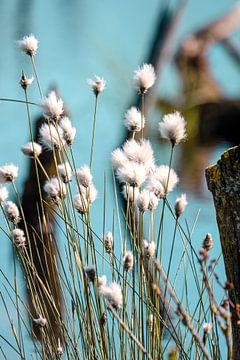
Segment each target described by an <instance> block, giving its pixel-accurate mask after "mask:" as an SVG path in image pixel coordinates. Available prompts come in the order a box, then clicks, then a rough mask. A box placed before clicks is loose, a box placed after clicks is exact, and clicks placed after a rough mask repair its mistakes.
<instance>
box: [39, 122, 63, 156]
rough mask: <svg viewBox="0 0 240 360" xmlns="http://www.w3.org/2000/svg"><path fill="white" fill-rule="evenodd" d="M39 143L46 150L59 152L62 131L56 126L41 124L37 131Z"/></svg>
mask: <svg viewBox="0 0 240 360" xmlns="http://www.w3.org/2000/svg"><path fill="white" fill-rule="evenodd" d="M39 134H40V142H41V144H42V145H43V146H44V147H45V148H46V149H47V150H53V149H55V150H60V149H61V147H62V146H63V145H64V143H65V141H64V139H63V131H62V129H61V128H60V126H58V125H53V124H43V125H42V126H41V127H40V130H39Z"/></svg>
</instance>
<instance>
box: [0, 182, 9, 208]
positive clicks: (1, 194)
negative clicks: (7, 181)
mask: <svg viewBox="0 0 240 360" xmlns="http://www.w3.org/2000/svg"><path fill="white" fill-rule="evenodd" d="M7 198H8V189H7V188H6V187H5V186H0V205H2V204H3V203H4V201H6V200H7Z"/></svg>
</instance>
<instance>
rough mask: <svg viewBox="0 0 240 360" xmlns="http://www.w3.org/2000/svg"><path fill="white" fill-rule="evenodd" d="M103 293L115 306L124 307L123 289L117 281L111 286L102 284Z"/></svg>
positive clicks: (101, 290) (100, 290) (117, 307)
mask: <svg viewBox="0 0 240 360" xmlns="http://www.w3.org/2000/svg"><path fill="white" fill-rule="evenodd" d="M99 292H100V295H102V296H103V297H104V298H105V299H106V300H107V301H108V302H109V303H110V304H111V305H112V306H113V307H115V308H116V309H120V308H121V307H122V300H123V296H122V289H121V286H120V285H118V284H117V283H116V282H112V283H111V284H110V285H109V286H101V287H100V288H99Z"/></svg>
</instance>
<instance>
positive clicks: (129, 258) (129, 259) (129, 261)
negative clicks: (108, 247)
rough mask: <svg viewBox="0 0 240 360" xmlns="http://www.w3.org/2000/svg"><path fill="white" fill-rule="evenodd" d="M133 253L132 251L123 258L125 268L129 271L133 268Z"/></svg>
mask: <svg viewBox="0 0 240 360" xmlns="http://www.w3.org/2000/svg"><path fill="white" fill-rule="evenodd" d="M133 263H134V261H133V253H132V252H131V251H127V252H126V254H125V255H124V257H123V268H124V270H126V271H128V270H131V269H132V268H133Z"/></svg>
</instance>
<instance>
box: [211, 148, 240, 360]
mask: <svg viewBox="0 0 240 360" xmlns="http://www.w3.org/2000/svg"><path fill="white" fill-rule="evenodd" d="M206 179H207V184H208V189H209V190H210V191H211V193H212V195H213V200H214V205H215V208H216V216H217V223H218V228H219V233H220V240H221V245H222V252H223V257H224V263H225V268H226V275H227V279H228V281H230V282H232V283H233V285H234V288H233V289H232V290H230V291H229V297H230V300H231V302H232V303H233V304H234V306H232V307H231V312H232V337H233V352H234V359H239V354H240V327H239V317H238V315H237V312H236V306H237V304H240V196H239V194H240V146H236V147H233V148H230V149H229V150H227V151H225V152H224V154H223V155H222V156H221V159H220V160H219V161H218V162H217V164H216V165H212V166H209V167H208V168H207V169H206Z"/></svg>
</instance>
